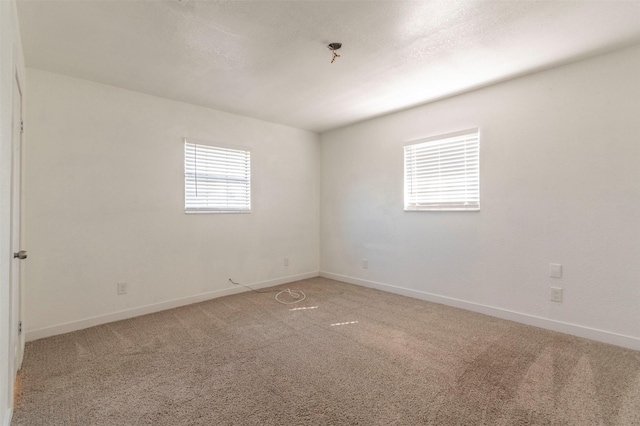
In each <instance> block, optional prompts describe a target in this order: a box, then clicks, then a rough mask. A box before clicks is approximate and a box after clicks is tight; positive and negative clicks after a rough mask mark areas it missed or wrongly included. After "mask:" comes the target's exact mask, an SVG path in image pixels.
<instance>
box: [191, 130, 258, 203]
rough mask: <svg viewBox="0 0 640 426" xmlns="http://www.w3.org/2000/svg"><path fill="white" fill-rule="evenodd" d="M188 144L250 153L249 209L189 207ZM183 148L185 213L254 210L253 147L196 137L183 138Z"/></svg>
mask: <svg viewBox="0 0 640 426" xmlns="http://www.w3.org/2000/svg"><path fill="white" fill-rule="evenodd" d="M187 145H196V146H205V147H209V148H217V149H220V150H236V151H245V152H247V153H248V160H249V161H248V174H249V178H248V191H249V197H248V206H249V208H248V209H237V208H236V209H231V208H224V207H222V208H220V207H213V208H194V207H189V205H188V200H187ZM182 148H183V168H184V170H183V171H184V174H183V178H184V182H183V190H184V193H183V195H184V212H185V214H246V213H251V212H252V211H253V191H252V187H253V178H252V173H251V148H249V147H247V146H241V145H231V144H225V143H218V142H211V141H204V140H200V139H194V138H183V144H182Z"/></svg>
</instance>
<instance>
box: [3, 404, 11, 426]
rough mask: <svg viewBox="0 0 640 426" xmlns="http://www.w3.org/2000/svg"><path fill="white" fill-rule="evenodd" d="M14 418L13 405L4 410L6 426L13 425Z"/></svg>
mask: <svg viewBox="0 0 640 426" xmlns="http://www.w3.org/2000/svg"><path fill="white" fill-rule="evenodd" d="M12 418H13V407H9V408H7V410H6V411H5V412H4V423H3V425H4V426H11V419H12Z"/></svg>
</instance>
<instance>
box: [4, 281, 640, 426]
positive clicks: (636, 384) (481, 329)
mask: <svg viewBox="0 0 640 426" xmlns="http://www.w3.org/2000/svg"><path fill="white" fill-rule="evenodd" d="M282 287H283V288H285V287H291V288H298V289H301V290H303V291H304V292H305V293H306V294H307V300H305V301H304V302H302V303H300V304H297V305H292V306H285V305H281V304H278V303H276V302H275V301H274V300H273V296H274V294H273V293H270V294H256V293H251V292H248V293H243V294H238V295H234V296H229V297H224V298H219V299H215V300H211V301H208V302H203V303H198V304H195V305H190V306H186V307H183V308H178V309H173V310H169V311H164V312H160V313H156V314H151V315H146V316H143V317H138V318H134V319H130V320H125V321H120V322H115V323H111V324H106V325H102V326H98V327H93V328H90V329H86V330H81V331H77V332H74V333H69V334H65V335H61V336H54V337H50V338H47V339H41V340H37V341H34V342H30V343H28V344H27V347H26V353H25V359H24V363H23V367H22V370H21V373H20V377H19V380H20V382H19V384H18V394H17V404H16V409H15V412H14V416H13V423H12V424H14V425H83V426H84V425H171V426H176V425H421V424H427V425H504V426H512V425H579V426H588V425H640V352H637V351H632V350H626V349H622V348H619V347H615V346H610V345H606V344H602V343H597V342H593V341H589V340H585V339H580V338H575V337H571V336H566V335H562V334H559V333H554V332H550V331H545V330H541V329H537V328H534V327H528V326H524V325H520V324H516V323H513V322H509V321H504V320H500V319H496V318H492V317H488V316H484V315H480V314H476V313H472V312H468V311H464V310H460V309H455V308H450V307H446V306H443V305H437V304H433V303H428V302H424V301H420V300H415V299H410V298H406V297H402V296H397V295H394V294H389V293H384V292H380V291H376V290H372V289H368V288H363V287H358V286H353V285H349V284H344V283H340V282H337V281H332V280H328V279H324V278H313V279H309V280H304V281H300V282H297V283H293V284H289V285H287V286H282ZM294 308H296V309H295V310H294ZM302 308H307V309H302Z"/></svg>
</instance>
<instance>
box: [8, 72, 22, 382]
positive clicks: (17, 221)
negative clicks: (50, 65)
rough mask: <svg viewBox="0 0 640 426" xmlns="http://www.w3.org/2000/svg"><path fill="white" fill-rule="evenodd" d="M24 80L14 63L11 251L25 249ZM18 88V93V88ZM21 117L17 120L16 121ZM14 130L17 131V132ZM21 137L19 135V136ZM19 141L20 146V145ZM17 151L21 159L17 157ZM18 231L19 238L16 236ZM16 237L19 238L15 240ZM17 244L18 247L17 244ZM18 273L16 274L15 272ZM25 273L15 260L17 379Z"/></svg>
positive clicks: (13, 305) (13, 334) (13, 333)
mask: <svg viewBox="0 0 640 426" xmlns="http://www.w3.org/2000/svg"><path fill="white" fill-rule="evenodd" d="M22 87H23V85H22V79H21V77H20V73H19V72H18V68H17V67H15V66H14V78H13V82H12V87H11V91H12V98H13V95H14V94H17V97H18V99H17V110H16V108H15V107H16V100H15V99H12V105H11V116H12V118H11V121H12V126H11V246H12V247H11V253H12V254H13V253H14V252H17V251H20V250H22V247H23V245H24V235H23V226H22V216H23V208H22V207H23V204H24V202H23V187H24V186H23V185H22V181H23V179H22V177H23V173H22V164H23V158H24V155H23V149H22V148H23V134H24V133H23V132H24V114H23V110H24V108H23V104H24V102H23V100H24V91H23V89H22ZM16 88H17V93H16V92H14V89H16ZM14 120H17V123H16V122H15V121H14ZM14 132H16V133H17V135H16V134H14ZM16 136H17V137H16ZM16 144H17V146H16ZM16 153H17V156H18V158H15V156H16ZM16 204H17V205H16ZM16 233H17V237H16V236H15V235H14V234H16ZM14 238H15V239H17V240H16V241H14ZM15 245H17V247H14V246H15ZM14 274H15V275H14ZM23 276H24V262H22V261H20V260H19V259H16V258H13V257H12V259H11V282H10V285H9V294H10V301H9V303H10V308H9V309H10V312H11V318H10V320H9V323H10V334H9V336H10V349H9V350H10V351H11V352H12V353H11V354H10V358H9V360H10V361H9V362H10V370H9V372H10V373H11V375H12V376H11V377H12V378H13V380H15V375H16V373H17V372H18V370H19V369H20V367H21V366H22V358H23V354H24V343H25V339H24V334H25V333H24V329H23V327H22V324H21V323H22V313H23V309H22V300H23V297H22V293H23V291H22V281H23V279H22V277H23Z"/></svg>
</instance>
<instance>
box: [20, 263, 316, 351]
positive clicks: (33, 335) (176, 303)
mask: <svg viewBox="0 0 640 426" xmlns="http://www.w3.org/2000/svg"><path fill="white" fill-rule="evenodd" d="M319 275H320V274H319V272H317V271H315V272H307V273H304V274H297V275H289V276H286V277H281V278H275V279H272V280H267V281H261V282H257V283H252V284H248V285H250V286H251V287H252V288H255V289H259V288H265V287H272V286H275V285H280V284H287V283H290V282H294V281H299V280H304V279H307V278H314V277H317V276H319ZM245 291H250V290H249V289H247V288H246V287H241V286H234V287H229V288H225V289H222V290H214V291H209V292H206V293H200V294H196V295H194V296H188V297H183V298H180V299H173V300H168V301H166V302H160V303H153V304H150V305H145V306H140V307H138V308H133V309H127V310H124V311H118V312H113V313H110V314H105V315H98V316H95V317H90V318H85V319H82V320H79V321H71V322H67V323H62V324H57V325H53V326H50V327H43V328H37V329H34V330H29V329H27V330H26V331H25V339H26V341H27V342H30V341H32V340H37V339H42V338H45V337H50V336H55V335H58V334H63V333H69V332H71V331H76V330H82V329H83V328H89V327H94V326H96V325H101V324H106V323H110V322H114V321H120V320H123V319H128V318H133V317H138V316H140V315H146V314H152V313H154V312H160V311H165V310H167V309H173V308H178V307H180V306H185V305H190V304H192V303H198V302H204V301H206V300H211V299H216V298H218V297H223V296H229V295H232V294H238V293H244V292H245Z"/></svg>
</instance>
